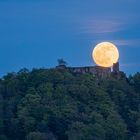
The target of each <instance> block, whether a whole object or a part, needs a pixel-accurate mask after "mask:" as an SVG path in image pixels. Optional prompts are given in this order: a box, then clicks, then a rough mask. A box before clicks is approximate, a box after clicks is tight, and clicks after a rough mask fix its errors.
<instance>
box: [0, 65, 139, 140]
mask: <svg viewBox="0 0 140 140" xmlns="http://www.w3.org/2000/svg"><path fill="white" fill-rule="evenodd" d="M139 89H140V73H137V74H135V75H134V76H130V77H129V78H128V77H126V76H125V74H123V75H122V76H121V77H120V78H119V79H117V78H116V77H114V75H110V77H109V78H107V79H99V78H97V77H96V75H94V76H93V74H89V73H85V74H81V73H75V72H72V71H70V70H68V69H57V68H56V69H50V70H49V69H33V70H32V71H28V70H27V69H22V70H20V71H19V72H18V73H9V74H7V75H6V76H4V77H3V78H2V79H1V80H0V140H139V138H140V90H139Z"/></svg>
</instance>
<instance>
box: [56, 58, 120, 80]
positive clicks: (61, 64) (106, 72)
mask: <svg viewBox="0 0 140 140" xmlns="http://www.w3.org/2000/svg"><path fill="white" fill-rule="evenodd" d="M60 60H61V61H60ZM66 64H67V63H66V62H65V61H63V59H59V61H58V66H56V68H57V69H68V70H70V71H71V72H73V73H80V74H86V73H87V74H93V75H96V76H97V77H100V78H107V77H109V76H110V74H111V73H114V74H116V75H118V74H119V72H120V70H119V62H117V63H115V64H113V67H112V69H111V68H105V67H100V66H85V67H67V66H66Z"/></svg>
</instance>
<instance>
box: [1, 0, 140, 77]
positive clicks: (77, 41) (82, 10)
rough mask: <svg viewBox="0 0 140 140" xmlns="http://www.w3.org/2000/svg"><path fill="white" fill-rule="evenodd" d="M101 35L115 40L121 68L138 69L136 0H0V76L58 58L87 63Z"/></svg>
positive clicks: (46, 64)
mask: <svg viewBox="0 0 140 140" xmlns="http://www.w3.org/2000/svg"><path fill="white" fill-rule="evenodd" d="M102 41H110V42H112V43H114V44H115V45H117V47H118V49H119V52H120V59H119V62H120V65H121V70H122V71H124V72H126V73H127V74H134V73H136V72H137V71H140V1H139V0H46V1H45V0H0V76H2V75H4V74H6V73H7V72H13V71H15V72H17V71H18V70H20V69H21V68H23V67H26V68H28V69H32V68H42V67H44V68H50V67H55V66H56V65H57V59H58V58H64V60H66V61H67V63H68V65H69V66H93V65H95V64H94V62H93V60H92V57H91V54H92V50H93V48H94V46H95V45H96V44H97V43H100V42H102Z"/></svg>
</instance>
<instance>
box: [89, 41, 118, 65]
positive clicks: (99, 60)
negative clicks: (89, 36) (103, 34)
mask: <svg viewBox="0 0 140 140" xmlns="http://www.w3.org/2000/svg"><path fill="white" fill-rule="evenodd" d="M92 57H93V59H94V61H95V63H96V64H97V65H99V66H101V67H112V66H113V64H114V63H117V61H118V59H119V51H118V49H117V47H116V46H115V45H114V44H112V43H110V42H102V43H99V44H97V45H96V46H95V48H94V50H93V52H92Z"/></svg>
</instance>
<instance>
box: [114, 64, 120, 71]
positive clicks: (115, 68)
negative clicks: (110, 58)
mask: <svg viewBox="0 0 140 140" xmlns="http://www.w3.org/2000/svg"><path fill="white" fill-rule="evenodd" d="M119 71H120V70H119V62H117V63H114V64H113V72H114V73H118V72H119Z"/></svg>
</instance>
